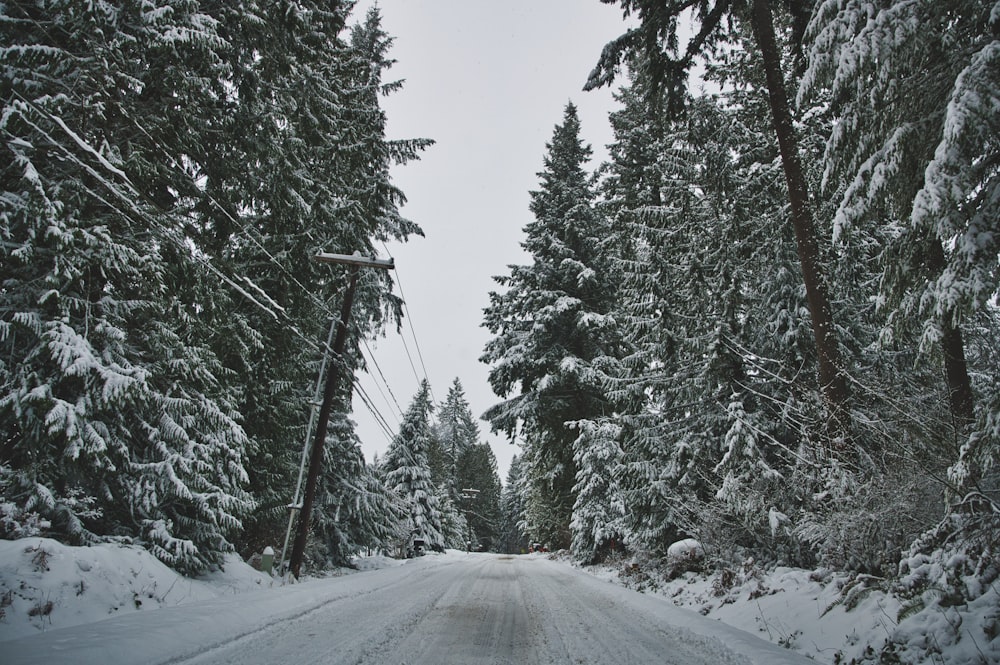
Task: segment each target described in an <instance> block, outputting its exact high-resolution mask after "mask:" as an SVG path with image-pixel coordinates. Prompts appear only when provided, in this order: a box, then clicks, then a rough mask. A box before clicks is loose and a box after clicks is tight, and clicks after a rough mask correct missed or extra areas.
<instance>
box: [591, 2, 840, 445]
mask: <svg viewBox="0 0 1000 665" xmlns="http://www.w3.org/2000/svg"><path fill="white" fill-rule="evenodd" d="M620 4H621V5H622V7H623V8H624V9H625V10H626V11H627V12H635V13H636V14H637V15H638V17H639V26H638V27H636V28H634V29H632V30H630V31H629V32H627V33H626V34H624V35H622V36H621V37H619V38H618V39H616V40H614V41H612V42H611V43H609V44H608V45H607V46H605V48H604V51H603V53H602V54H601V57H600V60H599V62H598V64H597V66H596V67H595V68H594V70H593V71H592V72H591V74H590V77H589V79H588V82H587V85H586V88H587V89H592V88H596V87H599V86H601V85H606V84H609V83H610V82H611V81H612V80H613V79H614V77H615V75H616V72H617V70H618V67H619V65H620V63H621V61H622V59H623V58H625V57H628V56H631V55H633V54H640V57H639V59H638V62H640V63H641V64H642V67H643V69H644V73H645V74H646V75H647V76H648V80H649V81H650V83H651V84H652V87H651V90H652V92H653V93H654V94H653V97H652V98H653V99H654V100H655V99H657V97H656V95H659V94H663V95H664V99H665V102H666V104H665V107H664V108H665V109H666V110H667V111H668V112H671V113H673V112H677V111H678V110H679V109H680V108H681V107H682V106H683V101H684V97H685V91H686V87H687V76H688V70H689V69H690V68H691V66H692V64H693V63H694V61H695V59H696V58H697V57H699V56H701V55H702V54H704V53H706V52H710V51H712V50H713V49H716V48H726V47H727V46H729V45H730V44H732V42H733V39H734V38H733V32H734V31H733V30H731V29H727V26H728V27H729V28H733V27H734V26H735V27H737V28H739V27H742V26H745V27H747V28H749V29H751V30H752V33H753V35H754V45H755V48H756V55H758V56H759V58H760V62H761V64H762V66H763V69H764V74H765V81H766V85H765V86H764V87H763V88H762V90H761V92H763V93H766V99H767V100H768V102H769V107H770V113H771V116H772V121H773V130H774V136H775V138H776V139H777V143H778V146H779V149H780V156H781V158H780V163H781V165H782V169H783V172H784V176H785V184H786V193H787V201H788V203H789V207H790V215H789V216H790V221H791V226H792V228H793V229H794V231H795V242H796V247H797V251H798V258H799V264H800V267H801V276H802V279H803V282H804V285H805V289H806V298H807V301H808V303H809V310H810V315H811V323H812V328H813V333H814V334H813V336H814V346H815V358H816V362H817V366H818V379H819V387H820V389H821V391H822V393H823V396H824V398H825V400H826V402H827V406H828V409H829V414H830V420H831V423H832V424H833V425H834V427H833V428H832V431H833V433H834V439H838V440H839V442H840V443H839V444H838V446H839V447H841V448H842V447H843V445H844V443H845V442H846V440H847V439H848V438H849V437H850V431H849V430H850V427H849V422H848V420H849V418H848V416H849V413H848V388H847V381H846V377H845V375H844V372H843V364H842V361H841V358H840V354H841V351H840V346H839V341H838V337H837V331H836V328H835V323H834V320H833V311H832V306H831V298H830V295H829V293H828V289H829V287H828V284H829V281H830V280H829V275H828V274H827V269H826V268H825V266H824V262H823V257H822V254H821V247H820V245H819V240H818V235H817V230H816V223H815V220H814V217H813V212H812V209H811V205H812V204H811V203H810V200H809V189H808V185H807V178H806V173H805V172H804V170H803V168H802V162H801V156H800V154H799V145H798V140H797V138H796V134H795V131H794V127H793V116H792V109H791V106H790V104H789V102H788V99H787V94H786V92H785V88H784V85H785V81H784V74H783V71H782V65H783V63H782V52H781V50H780V48H779V44H778V42H777V39H776V36H775V28H774V20H773V16H772V12H771V7H770V5H771V3H770V2H769V0H753V1H752V2H750V3H747V4H746V5H743V4H738V5H734V4H732V3H730V2H726V1H725V0H720V1H719V2H716V3H715V4H714V5H710V4H709V3H698V5H697V7H696V8H695V13H694V18H695V20H696V22H697V23H698V30H697V34H696V35H695V36H694V38H693V39H692V40H691V41H690V43H688V44H687V46H686V48H685V49H684V51H683V52H680V47H679V42H678V34H677V28H678V19H679V17H680V14H681V13H682V12H683V11H685V10H686V9H687V8H688V5H685V4H678V5H676V6H670V7H663V6H662V3H660V2H658V1H656V0H621V2H620ZM789 9H790V10H791V18H792V21H793V30H792V31H791V36H792V37H791V42H792V50H796V49H797V47H798V44H799V41H800V38H801V31H802V23H803V20H804V19H807V18H808V16H807V14H808V3H790V4H789ZM657 103H658V101H657Z"/></svg>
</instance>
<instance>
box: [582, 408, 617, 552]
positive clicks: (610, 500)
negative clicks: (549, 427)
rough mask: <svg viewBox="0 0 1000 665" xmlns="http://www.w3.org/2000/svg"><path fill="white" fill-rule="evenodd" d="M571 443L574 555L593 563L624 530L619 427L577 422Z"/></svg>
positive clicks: (612, 548) (611, 424)
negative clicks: (573, 465)
mask: <svg viewBox="0 0 1000 665" xmlns="http://www.w3.org/2000/svg"><path fill="white" fill-rule="evenodd" d="M577 428H578V429H579V431H580V435H579V436H578V437H577V439H576V441H575V442H574V443H573V455H574V459H575V461H576V465H577V468H578V469H579V470H578V471H577V472H576V487H574V488H573V491H574V492H575V493H576V504H575V505H574V506H573V521H572V522H571V523H570V528H571V529H572V530H573V546H572V549H573V556H574V557H575V558H576V559H577V560H579V561H582V562H583V563H596V562H597V561H599V560H600V559H601V558H602V556H603V555H604V554H606V553H607V552H608V551H611V550H614V549H615V548H616V547H617V546H618V545H619V544H620V543H621V541H622V537H623V534H624V518H625V504H624V501H623V500H622V498H623V497H622V493H621V491H620V488H619V486H618V482H617V481H618V478H619V477H620V470H621V462H622V451H621V448H620V446H619V443H618V440H619V438H620V437H621V428H620V427H619V426H617V425H615V424H613V423H607V422H606V423H600V424H595V423H593V422H591V421H585V422H581V423H578V424H577Z"/></svg>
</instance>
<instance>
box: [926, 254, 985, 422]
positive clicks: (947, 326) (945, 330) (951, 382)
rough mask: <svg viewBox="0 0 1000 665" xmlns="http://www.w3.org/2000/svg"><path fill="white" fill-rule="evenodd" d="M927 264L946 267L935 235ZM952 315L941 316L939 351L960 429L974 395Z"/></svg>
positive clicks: (962, 342) (937, 269)
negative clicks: (941, 355)
mask: <svg viewBox="0 0 1000 665" xmlns="http://www.w3.org/2000/svg"><path fill="white" fill-rule="evenodd" d="M927 265H928V267H929V268H930V269H931V271H933V272H934V273H940V272H941V271H942V270H944V268H945V257H944V249H942V248H941V242H940V241H939V240H937V239H936V238H932V239H931V240H930V241H929V246H928V251H927ZM950 319H951V317H948V316H944V317H942V319H941V352H942V354H943V355H944V374H945V380H946V381H947V384H948V404H949V406H950V407H951V417H952V419H953V420H954V422H955V427H956V428H957V429H959V430H961V429H963V428H964V427H965V426H966V425H968V424H969V423H971V422H972V419H973V415H974V412H973V409H974V407H975V398H974V397H973V395H972V382H971V381H970V380H969V370H968V367H967V366H966V363H965V340H964V339H963V338H962V330H961V328H959V327H958V326H955V325H953V324H952V322H951V320H950Z"/></svg>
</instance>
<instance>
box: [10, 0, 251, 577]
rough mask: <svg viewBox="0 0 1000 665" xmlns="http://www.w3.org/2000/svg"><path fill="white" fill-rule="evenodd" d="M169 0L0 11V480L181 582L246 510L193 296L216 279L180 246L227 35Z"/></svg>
mask: <svg viewBox="0 0 1000 665" xmlns="http://www.w3.org/2000/svg"><path fill="white" fill-rule="evenodd" d="M168 4H169V5H170V8H169V9H170V11H164V12H155V13H150V12H144V11H141V8H140V7H138V6H137V5H134V4H127V5H125V6H124V7H123V8H121V10H120V11H119V10H112V9H110V8H108V7H106V6H103V5H100V6H94V7H87V6H84V5H74V4H72V3H71V4H69V5H60V6H45V7H41V6H37V5H33V4H29V3H14V4H7V5H5V6H4V7H3V8H2V10H0V13H2V15H3V21H2V27H0V30H2V31H3V34H4V39H3V41H4V43H5V44H11V45H13V44H17V45H19V48H14V49H8V51H7V52H6V55H5V56H4V58H5V60H6V63H5V64H6V66H5V68H4V72H5V73H4V74H3V82H2V83H0V86H2V87H3V88H4V89H5V90H6V91H7V94H5V95H4V99H5V102H4V110H3V113H2V114H0V117H2V120H0V125H2V127H3V130H4V132H5V134H6V135H7V136H8V137H10V138H9V140H7V141H5V146H6V149H7V150H9V151H11V153H10V154H11V157H12V159H10V160H9V161H5V164H6V165H5V166H4V167H3V170H2V176H0V177H2V182H3V191H4V194H3V195H2V196H0V229H2V230H0V235H2V237H3V239H4V242H3V250H2V251H3V261H2V262H0V263H2V265H3V268H2V269H0V270H2V277H0V279H2V283H3V286H2V289H0V292H2V294H3V296H2V312H3V313H2V320H0V340H2V341H0V345H2V348H3V358H4V360H3V361H0V363H2V366H0V374H2V377H0V381H2V383H3V385H4V386H5V387H6V389H5V394H4V396H3V398H2V399H0V422H2V424H0V427H2V430H3V434H2V437H3V441H4V443H3V453H2V460H3V471H2V480H0V482H2V483H3V486H4V494H5V496H7V497H9V498H11V499H14V500H15V501H16V502H18V503H19V504H21V505H23V506H24V507H26V508H29V509H34V510H38V511H39V512H41V513H43V514H46V515H48V516H50V517H51V518H52V520H53V524H54V526H55V530H56V535H58V534H62V535H63V536H66V537H69V538H71V539H74V540H77V541H80V540H83V541H87V540H91V539H93V538H103V537H111V536H115V537H120V536H126V537H132V538H134V539H135V540H136V541H138V542H141V543H144V544H146V545H147V546H148V547H149V548H150V549H151V550H152V551H153V552H154V554H156V555H157V556H158V557H159V558H161V559H162V560H164V561H166V562H167V563H169V564H171V565H173V566H175V567H177V568H178V569H181V570H184V571H197V570H201V569H204V568H205V567H206V566H209V565H213V564H217V563H219V562H220V561H221V558H222V554H223V553H224V552H226V551H228V550H230V549H231V548H232V546H231V545H230V543H229V540H228V539H229V538H230V537H231V534H232V533H233V532H234V531H235V530H236V529H238V528H239V527H240V519H241V517H242V516H243V515H245V514H246V512H247V511H248V509H249V508H250V507H251V505H252V502H251V500H250V498H249V496H247V494H246V492H245V489H244V485H245V482H246V472H245V470H244V464H245V447H246V445H247V438H246V436H245V434H244V431H243V429H242V428H241V426H240V424H239V420H240V419H239V415H238V414H237V412H236V410H235V408H234V407H235V403H234V402H235V394H236V393H235V392H233V391H231V390H226V389H224V388H222V381H223V379H224V377H225V376H226V371H225V370H224V369H223V366H222V365H221V364H220V362H219V359H218V357H217V356H216V355H215V354H214V353H213V352H212V351H211V350H210V349H209V347H208V344H207V339H208V334H207V333H206V331H205V329H204V327H203V326H202V323H201V322H200V321H199V320H198V318H197V316H196V312H197V310H198V303H196V302H194V300H193V298H192V296H193V295H194V294H197V293H199V292H203V291H202V290H203V289H206V288H207V289H211V287H208V286H207V285H209V284H211V283H212V282H214V281H216V276H215V275H214V274H213V273H214V272H215V271H214V270H212V268H211V266H208V265H206V263H205V262H204V260H203V257H200V256H198V255H197V254H196V253H195V252H192V251H191V249H190V246H189V244H188V242H187V240H188V239H187V236H186V233H185V230H186V224H187V215H188V214H189V213H190V212H191V210H192V209H193V208H194V207H195V206H196V205H197V203H198V201H199V199H200V196H201V193H200V192H199V191H198V189H197V187H192V186H190V185H191V180H192V179H193V178H192V177H191V175H192V174H195V175H196V176H197V174H199V173H200V169H201V167H202V165H203V164H204V159H205V157H206V154H207V152H208V149H207V146H208V145H210V142H209V140H208V139H207V136H208V135H209V134H211V133H212V131H213V130H214V129H216V128H218V126H219V124H220V122H222V120H221V119H222V118H223V117H224V113H225V102H223V101H221V98H220V92H221V89H222V85H223V84H222V82H223V80H224V79H225V74H226V69H225V66H224V62H223V58H222V57H221V56H220V53H219V51H220V49H221V48H222V44H223V40H222V39H221V38H220V35H219V32H218V22H217V20H216V17H213V16H211V15H207V14H204V13H201V12H199V11H198V8H197V7H195V6H192V5H191V4H190V3H182V2H177V3H168ZM178 100H183V105H182V106H180V105H179V102H178ZM182 112H183V114H184V117H185V119H189V120H190V121H191V122H192V124H193V127H194V129H193V131H190V132H188V131H184V132H179V131H178V129H177V128H178V127H179V126H181V125H182V123H179V119H180V114H181V113H182ZM167 141H169V142H171V144H172V145H171V148H170V152H171V154H170V155H167V156H165V155H164V142H167ZM40 148H41V149H40ZM173 159H177V160H178V162H173V161H172V160H173ZM179 163H183V164H184V165H185V166H184V167H181V166H179V165H178V164H179ZM184 168H187V169H188V170H189V172H188V174H187V175H186V176H185V177H179V176H178V174H179V173H180V172H182V171H183V169H184ZM179 285H183V287H188V286H190V287H191V288H190V290H187V289H185V288H178V286H179ZM81 499H82V500H83V501H82V502H81ZM79 506H85V507H86V508H85V510H83V511H81V510H79V509H78V507H79Z"/></svg>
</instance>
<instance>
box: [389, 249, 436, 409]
mask: <svg viewBox="0 0 1000 665" xmlns="http://www.w3.org/2000/svg"><path fill="white" fill-rule="evenodd" d="M382 246H383V247H384V248H385V252H386V254H388V255H389V256H390V257H391V256H392V253H391V252H390V251H389V247H388V246H387V245H386V244H385V243H384V242H383V243H382ZM392 271H393V272H394V273H396V286H398V287H399V297H400V299H401V300H402V302H403V313H404V317H403V318H404V319H406V322H407V325H408V326H409V328H410V336H411V337H412V338H413V344H414V346H415V347H416V350H417V357H418V358H419V360H420V368H421V369H422V370H423V372H424V374H423V379H421V376H420V375H419V373H418V372H417V368H416V365H415V364H414V362H413V356H412V355H411V354H410V349H409V347H408V346H407V344H406V337H405V336H404V335H400V336H399V337H400V339H401V340H402V342H403V350H404V351H405V352H406V357H407V359H408V360H409V361H410V368H411V369H412V370H413V376H414V377H416V379H417V383H418V384H419V383H420V382H421V380H424V381H427V388H428V390H429V391H430V396H431V401H437V400H436V399H435V398H434V388H433V387H432V386H431V382H430V379H429V378H428V375H427V366H426V365H425V364H424V355H423V353H422V352H421V351H420V342H419V341H417V331H416V329H415V328H414V327H413V316H412V315H411V314H410V308H409V306H408V305H407V304H406V294H405V293H404V292H403V280H402V278H401V276H400V274H399V268H398V267H396V265H395V261H393V269H392Z"/></svg>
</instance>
